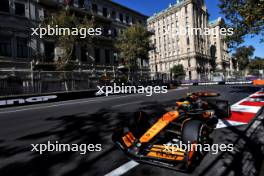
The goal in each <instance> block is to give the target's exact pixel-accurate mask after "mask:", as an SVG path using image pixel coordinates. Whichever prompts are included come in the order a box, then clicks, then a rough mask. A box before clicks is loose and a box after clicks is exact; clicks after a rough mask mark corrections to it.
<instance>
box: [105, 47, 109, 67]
mask: <svg viewBox="0 0 264 176" xmlns="http://www.w3.org/2000/svg"><path fill="white" fill-rule="evenodd" d="M105 63H106V64H109V63H110V51H109V50H108V49H106V50H105Z"/></svg>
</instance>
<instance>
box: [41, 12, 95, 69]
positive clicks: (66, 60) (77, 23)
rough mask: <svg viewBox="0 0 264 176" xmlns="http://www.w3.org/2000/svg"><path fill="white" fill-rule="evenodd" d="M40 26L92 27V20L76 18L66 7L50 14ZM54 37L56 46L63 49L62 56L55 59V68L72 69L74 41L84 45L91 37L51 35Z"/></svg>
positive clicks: (89, 41)
mask: <svg viewBox="0 0 264 176" xmlns="http://www.w3.org/2000/svg"><path fill="white" fill-rule="evenodd" d="M42 26H44V27H47V26H50V27H52V28H69V29H72V28H75V29H77V30H79V29H81V28H91V27H93V20H92V19H89V18H88V17H87V16H85V17H84V18H82V19H81V18H77V17H76V16H75V15H74V14H73V13H72V12H71V11H70V10H69V8H68V7H66V8H65V9H62V10H61V11H59V12H58V13H56V14H52V15H50V16H49V17H48V18H47V19H46V20H45V21H44V23H43V24H42ZM52 38H55V39H56V46H57V47H61V48H63V50H64V55H63V57H62V58H61V59H60V60H58V61H56V62H55V63H56V69H57V70H72V69H73V68H74V67H73V65H72V64H73V63H71V57H72V53H73V50H74V46H75V44H76V43H78V44H80V45H86V44H89V43H91V37H90V36H89V35H87V37H86V38H80V36H78V35H60V36H52Z"/></svg>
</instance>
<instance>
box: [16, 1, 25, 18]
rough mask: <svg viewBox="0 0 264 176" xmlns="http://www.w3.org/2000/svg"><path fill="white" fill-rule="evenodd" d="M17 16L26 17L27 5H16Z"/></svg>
mask: <svg viewBox="0 0 264 176" xmlns="http://www.w3.org/2000/svg"><path fill="white" fill-rule="evenodd" d="M15 14H16V15H20V16H25V5H24V4H20V3H15Z"/></svg>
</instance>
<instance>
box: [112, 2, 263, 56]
mask: <svg viewBox="0 0 264 176" xmlns="http://www.w3.org/2000/svg"><path fill="white" fill-rule="evenodd" d="M113 1H115V2H117V3H120V4H122V5H125V6H127V7H129V8H131V9H134V10H136V11H138V12H140V13H142V14H145V15H147V16H152V15H153V14H154V13H157V12H160V11H161V10H163V9H165V8H167V7H168V6H169V4H170V3H171V4H174V3H175V2H176V0H113ZM205 2H206V6H207V8H208V11H209V14H210V17H209V19H210V20H215V19H217V18H218V17H224V15H223V14H221V13H220V9H219V7H218V6H217V4H218V0H205ZM259 41H260V36H254V38H252V37H251V36H247V37H246V38H245V42H244V43H243V44H242V45H245V46H249V45H252V46H254V48H255V49H256V50H255V56H260V57H263V58H264V43H259Z"/></svg>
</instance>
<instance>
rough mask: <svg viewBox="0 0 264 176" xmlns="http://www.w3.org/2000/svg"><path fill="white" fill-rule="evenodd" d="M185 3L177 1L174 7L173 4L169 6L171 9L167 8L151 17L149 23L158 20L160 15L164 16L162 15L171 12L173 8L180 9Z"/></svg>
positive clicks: (182, 0) (180, 0) (181, 0)
mask: <svg viewBox="0 0 264 176" xmlns="http://www.w3.org/2000/svg"><path fill="white" fill-rule="evenodd" d="M184 1H185V0H177V1H176V3H175V4H173V5H172V4H169V7H168V8H166V9H164V10H162V11H160V12H158V13H154V14H153V16H151V17H149V18H148V21H150V20H152V19H154V18H156V17H157V16H159V15H162V14H164V13H166V12H168V11H169V10H171V9H172V8H176V7H179V6H180V5H182V4H183V3H184Z"/></svg>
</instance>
